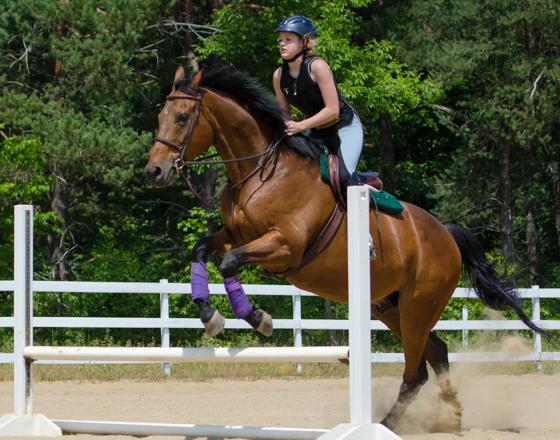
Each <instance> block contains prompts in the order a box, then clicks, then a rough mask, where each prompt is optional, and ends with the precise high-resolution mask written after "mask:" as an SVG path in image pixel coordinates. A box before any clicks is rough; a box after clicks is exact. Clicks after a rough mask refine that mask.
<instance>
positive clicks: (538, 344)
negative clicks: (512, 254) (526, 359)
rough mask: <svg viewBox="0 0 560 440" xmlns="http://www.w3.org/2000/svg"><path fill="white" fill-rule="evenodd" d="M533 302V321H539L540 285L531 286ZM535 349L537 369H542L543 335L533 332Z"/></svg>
mask: <svg viewBox="0 0 560 440" xmlns="http://www.w3.org/2000/svg"><path fill="white" fill-rule="evenodd" d="M531 293H532V295H531V296H532V298H531V303H532V306H533V316H532V321H533V322H534V323H538V322H539V321H540V320H541V301H540V297H539V296H540V295H539V286H536V285H535V286H531ZM533 347H534V348H533V351H534V352H535V354H536V355H537V362H536V367H537V370H542V340H541V335H540V334H538V333H537V332H533Z"/></svg>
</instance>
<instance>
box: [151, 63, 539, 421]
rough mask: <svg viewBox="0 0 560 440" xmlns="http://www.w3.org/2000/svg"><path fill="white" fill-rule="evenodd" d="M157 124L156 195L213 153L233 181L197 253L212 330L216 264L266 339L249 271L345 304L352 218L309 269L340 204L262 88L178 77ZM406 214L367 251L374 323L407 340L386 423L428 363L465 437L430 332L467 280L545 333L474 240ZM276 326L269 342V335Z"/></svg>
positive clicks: (211, 75)
mask: <svg viewBox="0 0 560 440" xmlns="http://www.w3.org/2000/svg"><path fill="white" fill-rule="evenodd" d="M158 118H159V129H158V133H157V137H156V138H155V140H154V143H153V145H152V147H151V150H150V154H149V160H148V162H147V165H146V167H145V172H146V174H147V176H148V178H149V180H150V181H151V183H152V184H153V185H154V186H156V187H166V186H169V185H171V184H172V183H173V181H174V178H175V176H176V174H179V173H180V172H181V169H182V168H183V167H185V166H190V165H191V164H193V163H197V161H196V160H195V159H196V158H199V157H200V156H201V155H203V154H204V153H205V152H206V151H207V150H208V149H209V148H210V147H211V146H214V147H215V148H216V149H217V151H218V153H219V155H220V156H221V161H219V162H220V163H223V164H225V167H226V170H227V174H228V178H229V181H228V184H227V186H226V188H225V189H224V190H223V193H222V195H221V205H220V206H221V208H220V209H221V216H222V220H223V227H222V228H221V229H220V230H219V231H218V232H217V233H215V234H213V235H211V236H208V237H204V238H202V239H201V240H199V242H198V243H197V245H195V247H194V249H193V261H194V263H193V267H195V265H197V266H196V267H197V269H196V270H192V275H193V277H192V284H193V299H195V302H196V303H197V304H198V305H199V308H200V316H201V319H202V321H203V322H205V323H206V324H208V323H209V322H211V321H212V318H213V317H215V316H216V313H217V312H216V311H215V310H214V309H213V308H212V307H210V305H209V299H208V296H207V292H205V289H206V290H207V283H208V280H207V276H206V275H205V266H204V264H205V263H206V261H207V259H208V258H209V257H211V256H215V257H217V258H221V263H220V265H219V269H220V272H221V273H222V275H223V276H224V279H225V280H226V287H227V286H228V284H227V283H228V282H230V283H232V286H230V287H231V290H232V291H233V292H234V295H233V297H234V298H233V301H231V302H232V306H235V307H237V309H241V310H243V313H246V314H247V316H245V319H246V320H247V321H248V322H249V323H250V324H251V325H253V327H255V328H257V329H259V326H260V325H261V324H262V322H264V321H267V318H268V316H267V314H266V313H265V312H263V311H262V310H260V309H259V310H253V309H252V307H251V306H250V305H248V304H247V302H246V299H245V300H243V294H242V293H243V292H242V288H241V287H240V285H239V283H238V281H236V274H237V271H238V270H239V267H240V266H241V265H244V264H258V265H262V266H264V267H265V268H266V269H268V270H269V271H271V272H272V273H276V274H279V275H284V276H285V278H286V279H287V280H288V281H289V282H290V283H291V284H293V285H295V286H297V287H299V288H301V289H304V290H307V291H311V292H314V293H316V294H318V295H320V296H322V297H324V298H328V299H330V300H334V301H340V302H347V300H348V277H347V238H346V234H347V223H346V217H344V219H343V220H342V222H341V224H340V226H339V228H338V231H337V232H336V234H335V235H334V237H333V238H332V240H331V241H330V243H329V244H328V245H327V246H326V248H325V249H324V250H322V252H320V253H319V254H318V255H316V256H315V258H313V259H312V260H311V261H305V262H304V263H305V264H302V259H303V257H304V255H305V252H306V250H307V249H308V247H309V245H310V243H312V242H313V240H314V238H315V237H316V236H317V235H318V234H319V233H320V231H321V230H322V228H323V226H324V225H325V224H326V223H327V222H328V220H329V218H330V216H331V214H332V213H333V211H334V210H335V209H336V206H337V203H336V200H335V196H334V195H333V191H332V190H331V188H330V187H329V185H327V184H325V183H324V182H322V180H321V175H320V166H319V160H318V155H319V152H318V149H317V148H316V147H314V146H313V144H311V143H309V142H308V141H307V140H306V138H305V137H304V136H300V135H294V136H285V135H284V128H285V125H284V119H285V116H284V115H283V114H282V112H281V110H280V108H279V106H278V105H277V103H276V102H275V101H274V100H272V99H271V98H270V97H269V94H268V92H267V91H266V90H265V89H264V88H263V87H262V86H260V85H259V84H258V83H257V82H256V81H255V80H253V79H251V78H250V77H248V76H247V75H245V74H243V73H240V72H239V71H236V70H234V69H232V68H229V67H225V66H221V67H218V68H214V69H208V70H204V69H203V70H202V71H200V72H198V73H196V74H195V75H194V76H193V77H192V78H186V77H185V72H184V70H183V68H182V67H179V68H178V69H177V71H176V72H175V77H174V80H173V86H172V89H171V93H170V94H169V95H168V96H167V99H166V102H165V104H164V106H163V108H162V109H161V111H160V113H159V116H158ZM402 204H403V207H404V209H403V211H402V212H401V213H400V214H398V215H396V214H388V213H384V212H381V211H379V212H374V211H373V210H372V211H371V212H370V239H371V240H372V241H373V245H374V248H375V250H376V257H375V258H374V259H372V261H371V314H372V316H373V317H374V318H376V319H379V320H381V321H382V322H383V323H384V324H385V325H386V326H387V327H388V328H389V329H390V330H391V331H392V332H393V333H394V334H395V335H397V336H398V337H399V338H400V340H401V342H402V347H403V352H404V359H405V365H404V372H403V376H402V383H401V386H400V389H399V393H398V397H397V400H396V402H395V403H394V405H393V406H392V407H391V409H390V410H389V412H388V414H387V415H386V416H385V417H384V418H383V420H382V421H381V423H383V424H384V425H386V426H387V427H389V428H391V429H392V428H394V427H395V425H396V424H397V423H398V422H399V420H400V419H401V418H402V416H403V414H404V412H405V410H406V408H407V407H408V405H409V404H410V402H411V401H412V400H413V398H414V397H415V396H416V394H417V393H418V391H419V390H420V388H421V386H422V385H423V384H424V383H425V382H426V381H427V379H428V370H427V365H426V362H427V363H428V364H429V365H430V366H431V367H432V369H433V370H434V372H435V374H436V377H437V378H438V385H439V387H440V394H439V396H440V399H441V400H442V401H443V402H447V403H448V404H449V405H450V407H451V408H452V413H453V414H452V419H453V420H452V421H451V422H450V423H449V424H448V425H447V428H448V429H450V430H455V431H458V430H459V429H460V426H461V414H462V407H461V404H460V402H459V401H458V399H457V396H456V391H455V390H454V389H453V388H452V386H451V384H450V381H449V377H448V372H449V362H448V352H447V346H446V344H445V342H444V341H442V340H441V339H440V338H439V337H438V336H437V335H436V334H435V333H434V332H433V331H432V328H433V327H434V325H435V324H436V322H437V321H438V320H439V318H440V316H441V314H442V312H443V310H444V308H445V307H446V305H447V303H448V301H449V299H450V297H451V295H452V293H453V291H454V290H455V288H456V286H457V283H458V281H459V278H460V275H461V273H462V269H464V271H465V272H466V274H467V275H468V277H469V278H470V280H471V283H472V284H473V287H474V290H475V292H476V293H477V295H478V296H479V297H480V298H481V299H482V301H483V302H484V303H485V304H487V305H488V306H490V307H492V308H494V309H500V310H505V309H508V308H511V309H513V310H514V311H515V312H516V313H517V315H518V316H519V317H520V319H521V320H522V321H523V322H524V323H525V324H526V325H527V326H528V327H529V328H531V329H533V330H535V331H539V332H540V331H541V329H540V328H539V327H537V326H536V325H535V324H534V323H533V322H531V320H530V319H529V318H528V317H527V315H526V314H525V313H524V312H523V310H522V309H521V306H520V300H519V297H518V295H517V293H516V292H515V291H514V290H513V289H512V288H510V287H508V285H507V284H506V283H505V282H504V280H502V279H501V278H500V277H499V276H498V274H497V273H496V271H495V270H494V268H493V267H492V265H491V264H490V263H489V262H488V260H487V259H486V257H485V255H484V251H483V248H482V246H481V244H480V242H479V241H478V239H477V238H476V236H475V235H474V234H472V233H471V232H470V231H469V230H467V229H466V228H463V227H461V226H458V225H443V224H442V223H440V222H439V221H438V220H437V219H436V218H435V217H433V216H432V215H430V214H429V213H428V212H426V211H425V210H423V209H421V208H420V207H417V206H415V205H413V204H411V203H407V202H402ZM364 239H368V237H365V238H364ZM205 276H206V279H205ZM233 284H235V285H233ZM195 285H196V286H197V287H196V286H195ZM195 287H196V288H197V289H198V290H199V293H198V294H197V297H196V298H195V295H194V293H195ZM228 293H229V291H228ZM244 301H245V302H244ZM248 312H251V313H248ZM241 315H242V313H240V314H239V315H238V314H237V313H236V316H238V317H241ZM217 325H218V326H220V325H222V327H223V324H220V323H219V322H218V323H217ZM269 325H271V323H268V324H266V325H265V326H264V327H265V328H264V329H263V328H262V327H261V328H260V331H262V332H263V333H265V334H269V333H270V331H269V330H271V329H269V328H267V326H269ZM210 326H211V325H210Z"/></svg>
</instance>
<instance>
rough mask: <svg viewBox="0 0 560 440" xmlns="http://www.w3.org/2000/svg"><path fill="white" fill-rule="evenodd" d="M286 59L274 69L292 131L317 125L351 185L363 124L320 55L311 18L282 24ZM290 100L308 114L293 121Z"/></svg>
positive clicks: (296, 17)
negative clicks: (317, 50)
mask: <svg viewBox="0 0 560 440" xmlns="http://www.w3.org/2000/svg"><path fill="white" fill-rule="evenodd" d="M276 32H277V33H278V45H279V47H280V56H281V57H282V60H283V61H284V62H283V63H282V66H281V67H279V68H278V69H276V71H275V72H274V75H273V84H274V91H275V93H276V97H277V98H278V102H279V104H280V107H281V108H282V110H284V112H285V113H286V116H287V121H286V134H287V135H289V136H291V135H294V134H296V133H300V132H303V131H307V130H311V137H312V138H313V139H316V140H319V141H320V142H321V143H323V144H325V145H326V146H327V147H328V148H329V150H330V151H331V152H332V153H335V154H336V155H337V156H338V158H339V161H340V180H341V184H342V187H343V188H345V187H346V186H347V185H348V184H349V183H350V181H351V180H354V179H353V177H352V175H353V173H354V172H355V171H356V166H357V165H358V160H359V158H360V153H361V151H362V144H363V127H362V124H361V122H360V119H359V118H358V115H357V114H356V112H355V111H354V110H353V109H352V107H350V105H349V104H348V103H346V101H344V99H343V98H342V96H341V95H340V92H339V91H338V89H337V87H336V84H335V82H334V78H333V74H332V72H331V69H330V67H329V65H328V64H327V63H326V62H325V60H323V59H322V58H319V57H317V56H315V55H314V53H315V45H316V40H315V38H316V36H317V32H316V29H315V25H314V24H313V22H312V21H311V20H309V19H308V18H307V17H304V16H302V15H294V16H290V17H288V18H286V19H285V20H283V21H282V22H281V23H280V24H279V25H278V28H277V29H276ZM290 105H292V106H294V107H296V108H298V109H299V110H301V111H302V112H303V114H304V115H305V117H306V119H303V120H301V121H293V120H292V119H291V117H290Z"/></svg>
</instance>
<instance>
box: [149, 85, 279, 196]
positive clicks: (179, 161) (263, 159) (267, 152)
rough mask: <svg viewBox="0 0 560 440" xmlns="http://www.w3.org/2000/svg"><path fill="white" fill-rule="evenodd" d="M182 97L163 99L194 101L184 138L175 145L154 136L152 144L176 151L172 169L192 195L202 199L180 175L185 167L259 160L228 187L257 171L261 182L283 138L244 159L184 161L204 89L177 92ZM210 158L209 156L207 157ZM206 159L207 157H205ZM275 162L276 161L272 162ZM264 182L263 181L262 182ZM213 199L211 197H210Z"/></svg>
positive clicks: (172, 95)
mask: <svg viewBox="0 0 560 440" xmlns="http://www.w3.org/2000/svg"><path fill="white" fill-rule="evenodd" d="M179 91H180V92H181V93H182V95H177V94H174V93H171V94H169V95H167V97H166V98H165V99H166V101H174V100H175V99H190V100H192V101H195V102H196V104H195V108H194V112H193V117H192V118H189V122H190V123H189V126H188V128H187V131H186V133H185V136H184V137H183V140H182V141H181V143H180V144H176V143H174V142H171V141H170V140H168V139H165V138H163V137H161V136H156V137H155V138H154V142H161V143H162V144H164V145H167V146H168V147H170V148H172V149H173V150H175V151H177V152H178V153H179V155H178V156H177V157H176V158H175V159H174V160H173V168H174V169H175V172H176V173H177V175H178V176H182V177H183V178H184V179H185V181H186V182H187V185H188V186H189V187H190V189H191V191H192V192H193V193H194V195H195V196H196V197H197V198H199V199H201V200H202V199H203V197H201V196H200V195H199V194H198V193H197V191H196V190H195V189H194V186H193V184H192V182H191V181H190V179H189V178H188V177H185V176H183V174H182V173H181V171H182V170H183V168H184V167H185V166H186V165H194V164H197V165H222V164H227V163H234V162H242V161H245V160H251V159H257V158H260V160H259V162H258V164H257V166H256V167H255V168H254V169H253V171H251V172H250V173H249V174H248V175H247V176H245V177H244V178H243V179H241V180H240V181H239V182H237V183H236V184H234V185H229V186H230V187H231V188H235V187H239V186H241V185H242V184H244V183H245V182H246V181H247V180H249V179H250V178H251V177H252V176H254V175H255V174H256V173H257V172H258V171H259V170H260V171H261V180H262V177H263V176H262V174H263V173H262V171H263V168H264V165H265V164H266V163H267V162H268V161H269V160H270V159H271V158H276V157H277V154H276V153H277V148H276V147H278V145H279V144H280V142H281V141H282V139H284V136H282V137H280V138H279V139H277V140H276V141H274V142H272V143H271V144H269V145H268V146H267V147H266V148H265V149H264V151H263V152H261V153H257V154H253V155H250V156H244V157H239V158H235V159H222V160H185V159H184V156H185V153H186V150H187V146H188V145H189V143H190V141H191V138H192V136H193V133H194V128H195V126H196V124H197V123H198V120H199V118H200V113H201V111H204V110H203V109H202V105H201V102H202V94H203V91H204V89H199V90H197V91H196V92H195V93H194V94H190V93H187V92H186V91H184V90H179ZM209 157H211V156H209ZM207 158H208V157H207ZM274 162H276V160H275V161H274ZM275 168H276V167H275V166H274V167H273V169H272V171H271V172H270V173H269V175H268V176H267V177H266V179H265V180H268V179H269V178H270V177H271V176H272V174H274V169H275ZM262 181H264V180H262ZM219 193H220V191H218V193H216V194H215V195H214V197H215V196H217V195H218V194H219ZM212 198H213V197H212Z"/></svg>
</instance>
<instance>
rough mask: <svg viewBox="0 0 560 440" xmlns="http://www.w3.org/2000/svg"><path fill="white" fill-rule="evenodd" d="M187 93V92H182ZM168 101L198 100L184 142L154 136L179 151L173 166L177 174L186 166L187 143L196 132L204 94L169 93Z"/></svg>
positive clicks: (158, 140)
mask: <svg viewBox="0 0 560 440" xmlns="http://www.w3.org/2000/svg"><path fill="white" fill-rule="evenodd" d="M182 93H185V92H182ZM165 99H166V100H167V101H174V100H176V99H190V100H191V101H196V104H195V107H194V113H193V117H192V118H190V124H189V128H188V129H187V132H186V134H185V137H184V138H183V140H182V142H181V143H180V144H179V145H177V144H175V143H173V142H171V141H169V140H167V139H165V138H162V137H160V136H156V137H155V138H154V141H156V142H161V143H162V144H164V145H167V146H168V147H171V148H173V149H174V150H175V151H177V152H178V153H179V156H178V157H177V158H175V160H174V161H173V166H174V167H175V170H176V171H177V174H179V173H180V171H181V170H182V169H183V167H184V166H185V160H184V156H185V151H186V149H187V145H188V144H189V142H190V141H191V138H192V135H193V132H194V127H195V125H196V123H197V122H198V118H199V117H200V107H201V106H200V101H201V100H202V94H201V93H197V94H195V95H189V94H187V93H185V94H184V95H174V94H170V95H167V97H166V98H165Z"/></svg>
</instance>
